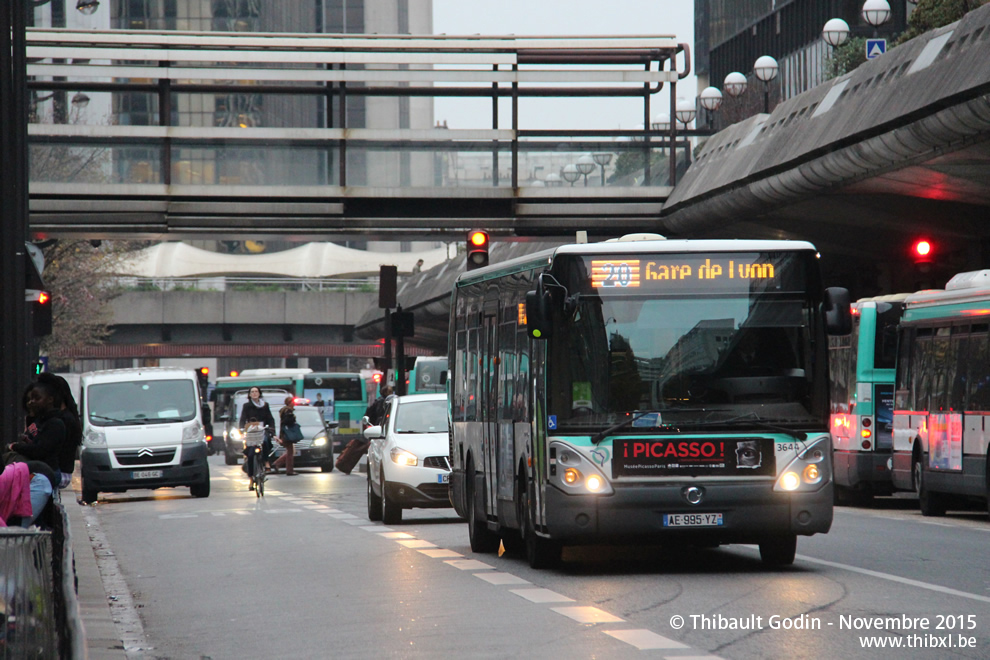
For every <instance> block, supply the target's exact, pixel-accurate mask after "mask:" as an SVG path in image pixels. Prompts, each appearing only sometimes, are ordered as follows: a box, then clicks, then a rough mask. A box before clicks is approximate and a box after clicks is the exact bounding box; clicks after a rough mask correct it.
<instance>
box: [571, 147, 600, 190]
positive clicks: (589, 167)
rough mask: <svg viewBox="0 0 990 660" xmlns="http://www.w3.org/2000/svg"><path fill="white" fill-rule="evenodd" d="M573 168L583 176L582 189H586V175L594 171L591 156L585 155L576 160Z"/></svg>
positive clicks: (593, 160) (593, 162) (593, 161)
mask: <svg viewBox="0 0 990 660" xmlns="http://www.w3.org/2000/svg"><path fill="white" fill-rule="evenodd" d="M575 167H577V170H578V172H580V173H581V174H582V175H583V176H584V187H585V188H587V187H588V175H589V174H591V173H592V172H594V171H595V159H594V158H592V157H591V154H585V155H583V156H581V157H580V158H578V159H577V163H576V164H575Z"/></svg>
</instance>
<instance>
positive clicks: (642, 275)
mask: <svg viewBox="0 0 990 660" xmlns="http://www.w3.org/2000/svg"><path fill="white" fill-rule="evenodd" d="M746 256H747V255H732V256H728V255H727V256H725V257H721V258H715V259H712V258H710V257H709V258H704V259H702V258H699V257H685V256H683V255H672V256H670V257H669V258H649V259H623V258H612V259H592V260H591V286H592V288H595V289H627V288H636V287H643V288H670V287H671V286H676V285H677V283H678V282H681V283H688V282H690V283H691V284H693V285H695V286H697V285H698V284H701V285H704V284H706V283H710V284H712V285H716V286H721V283H728V282H729V281H730V280H731V281H732V283H735V284H738V283H744V282H745V283H748V282H761V283H769V282H772V281H774V280H775V279H776V277H777V273H776V269H775V266H774V263H773V262H772V260H770V259H765V258H764V259H757V260H755V262H754V260H752V259H750V260H748V261H747V260H745V259H746ZM740 258H741V259H740Z"/></svg>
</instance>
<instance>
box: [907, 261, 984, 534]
mask: <svg viewBox="0 0 990 660" xmlns="http://www.w3.org/2000/svg"><path fill="white" fill-rule="evenodd" d="M988 442H990V270H980V271H973V272H968V273H960V274H958V275H956V276H954V277H953V278H952V279H951V280H949V282H948V283H947V284H946V285H945V289H944V290H928V291H919V292H917V293H914V294H911V295H910V296H908V297H907V298H906V299H905V300H904V315H903V317H902V318H901V327H900V341H899V343H898V349H897V375H896V381H895V391H894V455H893V458H892V461H891V462H892V477H893V483H894V487H895V488H897V489H900V490H914V491H915V492H916V493H917V494H918V502H919V504H920V506H921V513H922V514H923V515H926V516H940V515H944V514H945V512H946V510H947V509H948V508H949V507H950V506H955V505H956V504H957V503H962V502H963V501H965V500H980V501H984V502H986V501H990V500H988V492H987V484H988V479H990V469H988V466H987V444H988Z"/></svg>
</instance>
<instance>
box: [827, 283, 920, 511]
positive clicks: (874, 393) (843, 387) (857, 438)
mask: <svg viewBox="0 0 990 660" xmlns="http://www.w3.org/2000/svg"><path fill="white" fill-rule="evenodd" d="M906 297H907V294H903V293H900V294H893V295H888V296H877V297H874V298H863V299H861V300H857V301H856V302H855V303H853V305H852V321H853V325H852V333H851V334H849V335H845V336H831V337H829V353H828V355H829V377H830V380H831V385H832V395H831V402H832V416H831V431H832V463H833V469H834V470H835V496H836V502H837V503H846V502H848V503H863V504H865V503H867V502H869V501H870V500H871V499H872V498H873V496H874V495H889V494H891V492H893V484H892V483H891V480H890V468H889V467H888V465H887V464H888V462H889V461H890V454H891V450H892V447H893V430H894V366H895V362H896V359H897V324H898V323H899V322H900V320H901V312H902V310H903V309H904V298H906Z"/></svg>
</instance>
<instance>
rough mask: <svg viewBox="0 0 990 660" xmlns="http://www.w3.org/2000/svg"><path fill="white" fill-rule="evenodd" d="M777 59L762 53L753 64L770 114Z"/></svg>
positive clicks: (764, 108) (764, 106)
mask: <svg viewBox="0 0 990 660" xmlns="http://www.w3.org/2000/svg"><path fill="white" fill-rule="evenodd" d="M881 1H882V0H881ZM778 68H779V67H778V66H777V60H775V59H773V58H772V57H770V56H769V55H762V56H761V57H759V58H758V59H757V60H756V63H755V64H753V73H755V74H756V77H757V78H759V79H760V80H762V81H763V112H764V114H770V81H771V80H773V79H774V78H776V77H777V69H778Z"/></svg>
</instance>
